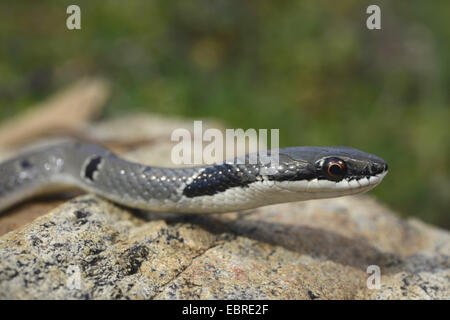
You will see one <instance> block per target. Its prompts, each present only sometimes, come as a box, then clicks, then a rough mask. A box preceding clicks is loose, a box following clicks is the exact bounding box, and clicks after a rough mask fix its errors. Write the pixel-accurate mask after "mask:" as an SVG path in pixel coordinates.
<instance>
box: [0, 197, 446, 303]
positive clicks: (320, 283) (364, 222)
mask: <svg viewBox="0 0 450 320" xmlns="http://www.w3.org/2000/svg"><path fill="white" fill-rule="evenodd" d="M449 240H450V235H449V234H448V232H445V231H442V230H438V229H436V228H433V227H430V226H427V225H425V224H423V223H421V222H419V221H416V220H411V221H404V220H401V219H399V218H396V217H395V216H394V215H393V214H392V213H391V212H389V210H388V209H386V208H385V207H383V206H382V205H380V204H378V203H377V202H376V201H374V200H373V199H372V198H370V197H368V196H360V197H346V198H338V199H330V200H324V201H307V202H303V203H290V204H282V205H275V206H269V207H264V208H259V209H255V210H250V211H246V212H242V213H239V214H238V213H230V214H222V215H179V214H157V213H147V212H141V211H130V210H128V209H125V208H122V207H119V206H116V205H113V204H111V203H109V202H107V201H104V200H102V199H100V198H97V197H95V196H92V195H85V196H81V197H78V198H75V199H74V200H71V201H69V202H67V203H64V204H62V205H60V206H59V207H57V208H56V209H54V210H53V211H52V212H50V213H49V214H47V215H44V216H42V217H40V218H37V219H36V220H35V221H34V222H32V223H31V224H29V225H27V226H25V227H23V228H22V229H18V230H14V231H12V232H9V233H7V234H6V235H4V236H2V237H1V238H0V297H1V298H3V299H5V298H7V299H25V298H31V299H449V298H450V288H449V283H450V279H449V278H450V261H449V253H450V247H449V243H450V241H449ZM369 265H377V266H378V267H379V268H380V270H381V286H380V288H379V289H368V288H367V285H366V282H367V278H368V277H369V274H368V273H367V272H366V271H367V266H369Z"/></svg>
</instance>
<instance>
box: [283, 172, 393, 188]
mask: <svg viewBox="0 0 450 320" xmlns="http://www.w3.org/2000/svg"><path fill="white" fill-rule="evenodd" d="M387 173H388V171H387V170H386V171H383V172H381V173H379V174H376V175H374V176H371V177H369V178H367V177H364V178H360V179H348V178H344V179H342V180H341V181H339V182H336V181H330V180H319V179H317V178H316V179H312V180H302V181H284V182H282V183H279V184H278V187H279V188H281V189H283V190H286V191H290V192H304V193H320V192H336V193H337V194H339V193H340V192H342V194H344V193H348V192H350V194H352V193H359V192H364V191H367V190H370V189H372V188H374V187H375V186H377V185H378V184H379V183H380V182H381V181H382V180H383V178H384V177H385V176H386V174H387ZM352 191H353V192H352Z"/></svg>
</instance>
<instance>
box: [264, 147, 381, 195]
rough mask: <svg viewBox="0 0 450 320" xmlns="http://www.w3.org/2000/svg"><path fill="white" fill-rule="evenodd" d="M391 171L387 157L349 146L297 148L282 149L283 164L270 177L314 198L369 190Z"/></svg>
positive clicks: (281, 158)
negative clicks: (384, 158) (382, 157)
mask: <svg viewBox="0 0 450 320" xmlns="http://www.w3.org/2000/svg"><path fill="white" fill-rule="evenodd" d="M387 172H388V165H387V163H386V161H385V160H383V159H381V158H380V157H377V156H375V155H373V154H369V153H366V152H363V151H360V150H357V149H354V148H349V147H294V148H285V149H280V151H279V166H278V168H277V170H276V172H275V173H274V174H272V175H270V176H268V179H269V180H272V181H275V182H276V183H277V185H278V186H279V187H280V188H282V189H284V190H288V191H292V192H297V193H298V192H301V193H307V194H308V196H309V197H310V198H328V197H337V196H342V195H349V194H356V193H362V192H366V191H368V190H370V189H372V188H374V187H375V186H376V185H378V184H379V183H380V182H381V180H382V179H383V178H384V176H385V175H386V174H387Z"/></svg>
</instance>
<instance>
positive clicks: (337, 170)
mask: <svg viewBox="0 0 450 320" xmlns="http://www.w3.org/2000/svg"><path fill="white" fill-rule="evenodd" d="M323 171H324V172H325V173H326V175H327V176H328V178H330V179H331V180H334V181H339V180H341V179H342V178H343V177H344V176H345V174H346V173H347V167H346V165H345V162H344V161H342V160H341V159H339V158H328V159H327V160H325V162H324V164H323Z"/></svg>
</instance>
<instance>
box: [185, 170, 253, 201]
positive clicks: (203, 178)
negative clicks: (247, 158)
mask: <svg viewBox="0 0 450 320" xmlns="http://www.w3.org/2000/svg"><path fill="white" fill-rule="evenodd" d="M256 177H257V176H256V175H255V174H254V172H252V171H251V170H249V168H247V167H246V166H243V165H241V166H239V167H236V166H231V165H229V164H221V165H216V166H212V167H207V168H206V169H205V170H203V171H202V172H201V173H200V174H199V175H198V176H197V177H196V178H195V179H194V180H193V181H192V182H191V183H190V184H188V185H187V186H186V187H185V188H184V190H183V195H185V196H186V197H188V198H193V197H199V196H206V195H208V196H212V195H214V194H216V193H219V192H223V191H225V190H227V189H229V188H233V187H247V186H248V185H249V184H250V183H252V182H255V181H256Z"/></svg>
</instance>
